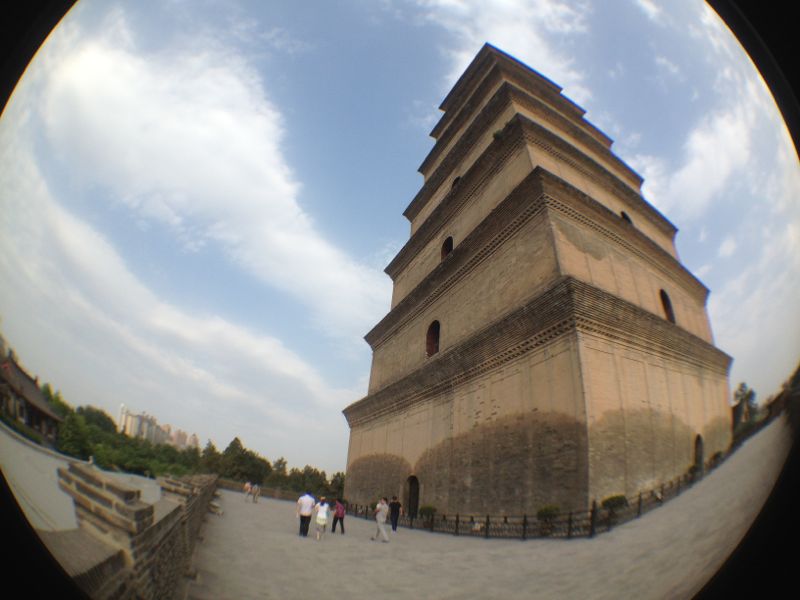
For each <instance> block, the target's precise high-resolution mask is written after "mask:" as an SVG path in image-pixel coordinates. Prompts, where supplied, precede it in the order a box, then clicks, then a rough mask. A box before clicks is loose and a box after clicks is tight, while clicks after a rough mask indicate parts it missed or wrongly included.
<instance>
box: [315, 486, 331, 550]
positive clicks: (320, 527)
mask: <svg viewBox="0 0 800 600" xmlns="http://www.w3.org/2000/svg"><path fill="white" fill-rule="evenodd" d="M314 510H315V511H316V513H317V517H316V519H315V521H316V525H317V541H320V540H321V539H322V537H323V536H324V535H325V529H326V528H327V527H328V515H329V514H330V506H328V501H327V500H326V499H325V496H323V497H322V498H320V499H319V502H318V503H317V505H316V506H315V507H314Z"/></svg>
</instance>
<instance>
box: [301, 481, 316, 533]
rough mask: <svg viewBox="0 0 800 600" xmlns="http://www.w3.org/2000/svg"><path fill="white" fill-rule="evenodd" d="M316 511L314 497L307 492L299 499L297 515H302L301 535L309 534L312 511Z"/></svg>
mask: <svg viewBox="0 0 800 600" xmlns="http://www.w3.org/2000/svg"><path fill="white" fill-rule="evenodd" d="M312 512H314V498H313V497H312V496H311V494H309V493H308V492H306V493H305V494H303V495H302V496H300V498H298V500H297V516H298V517H300V535H301V536H303V537H307V536H308V525H309V524H310V523H311V513H312Z"/></svg>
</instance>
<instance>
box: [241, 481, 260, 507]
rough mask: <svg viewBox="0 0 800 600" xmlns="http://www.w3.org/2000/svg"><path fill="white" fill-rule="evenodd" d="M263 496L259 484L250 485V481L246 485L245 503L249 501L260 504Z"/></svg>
mask: <svg viewBox="0 0 800 600" xmlns="http://www.w3.org/2000/svg"><path fill="white" fill-rule="evenodd" d="M260 495H261V487H260V486H259V485H258V484H257V483H250V482H249V481H248V482H247V483H245V484H244V501H245V502H247V500H248V499H250V500H252V501H253V502H258V497H259V496H260Z"/></svg>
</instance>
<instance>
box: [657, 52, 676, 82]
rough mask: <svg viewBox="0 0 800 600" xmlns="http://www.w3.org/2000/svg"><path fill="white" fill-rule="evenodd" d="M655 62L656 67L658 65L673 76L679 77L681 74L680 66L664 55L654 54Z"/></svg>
mask: <svg viewBox="0 0 800 600" xmlns="http://www.w3.org/2000/svg"><path fill="white" fill-rule="evenodd" d="M655 63H656V66H657V67H659V68H660V69H661V70H663V71H666V72H667V73H669V74H670V75H672V76H673V77H679V76H680V75H681V70H680V67H678V65H676V64H675V63H674V62H672V61H671V60H669V59H668V58H666V57H665V56H656V58H655Z"/></svg>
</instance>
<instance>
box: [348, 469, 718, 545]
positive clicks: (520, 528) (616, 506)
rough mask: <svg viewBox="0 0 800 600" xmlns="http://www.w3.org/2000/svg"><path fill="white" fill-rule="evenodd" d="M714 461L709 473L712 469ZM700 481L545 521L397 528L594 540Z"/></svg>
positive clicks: (499, 518) (423, 519)
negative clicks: (597, 535) (588, 538)
mask: <svg viewBox="0 0 800 600" xmlns="http://www.w3.org/2000/svg"><path fill="white" fill-rule="evenodd" d="M718 464H719V461H714V462H712V464H711V465H710V466H709V469H713V468H715V467H716V466H717V465H718ZM701 477H702V474H701V473H698V472H695V471H691V472H689V473H686V474H684V475H682V476H680V477H677V478H675V479H673V480H672V481H670V482H667V483H664V484H663V485H661V486H659V487H658V488H656V489H652V490H648V491H643V492H640V493H639V494H637V495H636V496H635V497H633V498H631V497H625V498H624V499H622V497H616V501H615V502H606V503H605V506H604V505H603V504H604V503H598V502H597V501H593V502H592V505H591V507H590V509H589V510H583V511H571V512H561V513H557V514H553V515H551V516H548V517H543V518H538V517H537V516H536V515H525V514H524V515H475V514H461V513H456V514H449V515H448V514H435V513H434V514H433V515H431V516H416V515H414V516H412V515H402V516H401V517H400V519H399V520H398V525H399V526H401V527H407V528H409V529H426V530H428V531H432V532H435V533H448V534H451V535H465V536H473V537H483V538H509V539H521V540H526V539H529V538H565V539H568V538H573V537H593V536H594V535H596V534H598V533H603V532H606V531H610V530H611V529H612V528H613V527H615V526H616V525H620V524H622V523H626V522H628V521H631V520H633V519H636V518H638V517H641V516H642V515H643V514H645V513H647V512H650V511H651V510H653V509H655V508H658V507H659V506H661V505H662V504H663V503H664V502H666V501H667V500H670V499H671V498H674V497H676V496H678V495H680V494H681V493H682V492H683V491H685V490H687V489H688V488H690V487H691V486H692V485H694V483H695V482H696V481H698V480H699V479H700V478H701ZM374 506H375V505H374V504H372V505H364V504H351V505H349V506H348V507H347V513H348V514H349V515H351V516H354V517H359V518H364V519H369V520H371V519H374Z"/></svg>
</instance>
